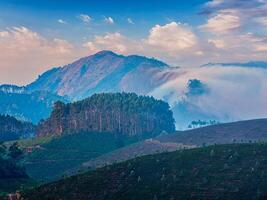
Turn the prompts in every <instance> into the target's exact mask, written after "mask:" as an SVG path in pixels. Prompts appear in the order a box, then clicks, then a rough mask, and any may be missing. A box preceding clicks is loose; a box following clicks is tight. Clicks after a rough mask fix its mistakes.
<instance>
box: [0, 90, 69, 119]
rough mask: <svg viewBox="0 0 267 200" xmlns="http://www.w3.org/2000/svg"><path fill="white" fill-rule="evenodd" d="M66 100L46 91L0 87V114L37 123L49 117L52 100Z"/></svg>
mask: <svg viewBox="0 0 267 200" xmlns="http://www.w3.org/2000/svg"><path fill="white" fill-rule="evenodd" d="M58 100H60V101H63V102H68V100H67V98H64V97H61V96H58V95H56V94H53V93H50V92H47V91H34V92H28V91H27V90H25V89H18V88H17V87H16V86H12V87H8V88H5V89H3V87H2V89H0V105H1V106H0V114H5V115H11V116H14V117H16V118H17V119H19V120H22V121H29V122H33V123H35V124H37V123H38V122H39V121H40V120H41V119H45V118H47V117H49V115H50V113H51V111H52V108H53V105H54V102H56V101H58Z"/></svg>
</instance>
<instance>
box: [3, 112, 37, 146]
mask: <svg viewBox="0 0 267 200" xmlns="http://www.w3.org/2000/svg"><path fill="white" fill-rule="evenodd" d="M34 134H35V126H34V125H33V124H32V123H30V122H22V121H19V120H17V119H16V118H14V117H11V116H8V115H7V116H5V115H0V142H1V141H9V140H17V139H20V138H27V137H33V135H34Z"/></svg>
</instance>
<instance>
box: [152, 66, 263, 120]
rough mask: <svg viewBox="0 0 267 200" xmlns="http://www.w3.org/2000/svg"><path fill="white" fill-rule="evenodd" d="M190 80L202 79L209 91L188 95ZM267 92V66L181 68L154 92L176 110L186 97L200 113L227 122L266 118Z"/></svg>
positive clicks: (154, 94)
mask: <svg viewBox="0 0 267 200" xmlns="http://www.w3.org/2000/svg"><path fill="white" fill-rule="evenodd" d="M190 79H199V80H201V81H202V82H203V83H204V84H206V85H207V87H208V89H209V92H207V93H205V94H202V95H199V96H197V97H192V98H191V97H186V96H185V94H186V92H187V83H188V80H190ZM266 91H267V70H266V69H258V68H242V67H236V66H234V67H230V66H228V67H222V66H213V67H201V68H195V69H181V70H178V71H177V78H175V79H173V80H171V81H169V82H167V83H166V84H164V85H162V86H161V87H159V88H157V89H156V90H155V91H153V92H152V93H151V94H152V95H153V96H155V97H157V98H161V99H164V100H168V101H169V103H170V104H171V106H172V108H174V110H176V109H175V107H176V106H177V105H178V103H179V102H180V101H183V100H186V101H187V102H189V103H190V104H191V105H193V107H195V108H197V112H201V113H202V114H203V115H205V116H213V117H214V118H215V119H216V120H219V121H221V122H225V121H235V120H245V119H253V118H264V117H267V109H266V107H267V92H266ZM174 115H176V116H177V115H179V113H174ZM180 117H181V116H178V118H180ZM194 120H198V119H194ZM200 120H201V119H200ZM189 123H190V122H188V124H189ZM177 125H179V121H177Z"/></svg>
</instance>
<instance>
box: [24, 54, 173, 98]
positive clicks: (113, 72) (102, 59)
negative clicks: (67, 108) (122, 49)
mask: <svg viewBox="0 0 267 200" xmlns="http://www.w3.org/2000/svg"><path fill="white" fill-rule="evenodd" d="M171 69H172V68H170V67H169V66H168V65H167V64H165V63H163V62H161V61H158V60H155V59H151V58H146V57H143V56H137V55H131V56H123V55H117V54H115V53H113V52H111V51H100V52H98V53H96V54H94V55H91V56H88V57H84V58H81V59H79V60H77V61H75V62H73V63H71V64H68V65H66V66H63V67H59V68H53V69H51V70H49V71H47V72H45V73H44V74H42V75H41V76H39V77H38V79H37V80H36V81H34V82H33V83H31V84H29V85H28V86H27V87H26V88H27V89H28V90H30V91H36V90H37V91H40V90H44V91H50V92H52V93H56V94H58V95H60V96H68V97H70V98H71V99H75V100H80V99H83V98H86V97H89V96H91V95H92V94H94V93H102V92H122V91H124V92H135V93H138V94H140V95H142V94H147V93H149V92H150V91H151V90H152V89H154V88H155V87H157V86H158V85H160V84H162V83H164V82H166V81H167V80H168V79H169V78H170V77H171V76H172V73H171V72H170V71H171ZM169 70H170V71H169Z"/></svg>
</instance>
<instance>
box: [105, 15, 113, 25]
mask: <svg viewBox="0 0 267 200" xmlns="http://www.w3.org/2000/svg"><path fill="white" fill-rule="evenodd" d="M104 21H105V22H106V23H107V24H114V23H115V22H114V20H113V19H112V18H111V17H105V18H104Z"/></svg>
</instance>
